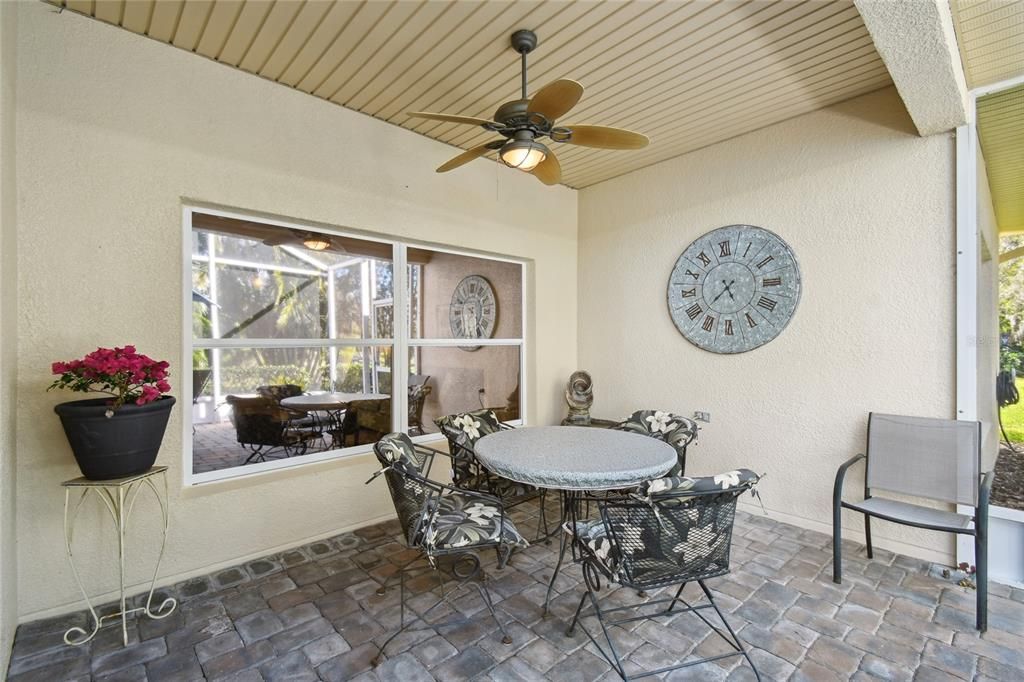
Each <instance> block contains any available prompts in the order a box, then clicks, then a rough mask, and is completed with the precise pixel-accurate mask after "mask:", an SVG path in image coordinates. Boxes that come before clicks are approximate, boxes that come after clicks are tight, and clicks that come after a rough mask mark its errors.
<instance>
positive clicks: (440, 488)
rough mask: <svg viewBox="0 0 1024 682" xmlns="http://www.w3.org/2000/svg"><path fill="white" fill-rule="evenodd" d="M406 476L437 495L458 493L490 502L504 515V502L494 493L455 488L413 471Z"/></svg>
mask: <svg viewBox="0 0 1024 682" xmlns="http://www.w3.org/2000/svg"><path fill="white" fill-rule="evenodd" d="M406 476H408V477H409V478H412V479H414V480H416V481H417V482H418V483H420V484H421V485H423V487H425V488H428V489H430V490H433V491H434V492H435V493H437V494H438V495H442V494H444V493H458V494H460V495H464V496H466V497H472V498H476V499H478V500H480V501H482V502H486V503H487V504H491V505H494V506H495V507H497V508H498V509H499V510H501V513H502V516H504V514H505V504H504V503H503V502H502V501H501V500H500V499H499V498H497V497H495V496H494V495H489V494H487V493H481V492H478V491H476V490H466V489H465V488H456V487H455V486H453V485H448V484H447V483H440V482H438V481H435V480H433V479H430V478H426V477H425V476H422V475H420V474H417V473H413V472H407V473H406Z"/></svg>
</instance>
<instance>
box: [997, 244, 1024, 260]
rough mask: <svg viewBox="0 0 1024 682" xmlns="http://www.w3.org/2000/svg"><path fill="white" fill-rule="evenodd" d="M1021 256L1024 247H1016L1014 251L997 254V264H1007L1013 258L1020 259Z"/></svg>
mask: <svg viewBox="0 0 1024 682" xmlns="http://www.w3.org/2000/svg"><path fill="white" fill-rule="evenodd" d="M1021 256H1024V246H1018V247H1017V248H1016V249H1013V250H1011V251H1004V252H1003V253H1001V254H999V262H1000V263H1007V262H1009V261H1011V260H1013V259H1015V258H1020V257H1021Z"/></svg>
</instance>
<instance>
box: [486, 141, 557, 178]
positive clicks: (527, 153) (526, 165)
mask: <svg viewBox="0 0 1024 682" xmlns="http://www.w3.org/2000/svg"><path fill="white" fill-rule="evenodd" d="M548 153H549V152H548V148H547V147H545V146H544V145H542V144H541V143H540V142H537V141H536V140H510V141H508V142H506V143H505V144H504V145H503V146H502V148H501V151H500V152H499V153H498V156H499V157H500V158H501V162H502V163H503V164H505V165H506V166H508V167H509V168H518V169H519V170H521V171H526V172H527V173H529V172H530V171H532V170H533V169H534V168H536V167H537V166H538V165H539V164H540V163H541V162H542V161H544V159H546V158H547V157H548Z"/></svg>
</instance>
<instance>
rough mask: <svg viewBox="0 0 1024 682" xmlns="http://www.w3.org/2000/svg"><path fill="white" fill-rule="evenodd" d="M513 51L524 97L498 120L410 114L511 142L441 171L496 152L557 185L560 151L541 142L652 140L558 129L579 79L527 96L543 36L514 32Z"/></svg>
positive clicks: (593, 129) (596, 129) (629, 143)
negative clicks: (530, 67)
mask: <svg viewBox="0 0 1024 682" xmlns="http://www.w3.org/2000/svg"><path fill="white" fill-rule="evenodd" d="M512 47H513V49H515V50H516V52H518V53H519V54H520V56H521V59H522V72H523V88H522V98H520V99H515V100H512V101H510V102H505V103H504V104H502V105H501V106H500V107H498V110H497V111H496V112H494V120H488V119H485V118H475V117H473V116H453V115H450V114H435V113H431V112H429V111H410V112H408V115H409V116H416V117H418V118H429V119H431V120H434V121H444V122H447V123H466V124H469V125H478V126H480V127H482V128H483V129H484V130H489V131H492V132H495V133H498V134H499V135H502V136H503V137H504V138H505V139H499V140H492V141H491V142H485V143H484V144H482V145H479V146H476V147H473V148H472V149H469V150H467V151H465V152H463V153H462V154H459V155H458V156H456V157H455V158H453V159H451V160H450V161H448V162H446V163H444V164H442V165H441V166H439V167H438V169H437V172H438V173H445V172H447V171H450V170H452V169H454V168H458V167H459V166H461V165H463V164H465V163H469V162H470V161H472V160H473V159H476V158H478V157H481V156H486V155H487V154H490V153H491V152H494V151H496V152H498V158H499V159H500V160H501V162H502V163H504V164H505V165H506V166H510V167H512V168H518V169H520V170H522V171H526V172H527V173H532V174H533V175H535V176H537V178H538V179H539V180H540V181H541V182H543V183H544V184H545V185H557V184H558V183H559V182H561V180H562V167H561V166H560V165H559V163H558V159H557V158H555V155H554V153H553V152H552V151H551V150H550V149H549V148H548V147H547V146H546V145H544V144H543V143H541V142H539V139H540V138H543V137H547V138H549V139H550V140H551V141H552V142H561V143H565V144H575V145H580V146H583V147H596V148H598V149H641V148H643V147H646V146H647V144H648V143H649V142H650V140H649V139H648V138H647V136H646V135H641V134H640V133H634V132H632V131H629V130H623V129H621V128H609V127H607V126H590V125H571V124H569V125H564V126H556V125H555V121H556V119H558V118H561V117H562V116H563V115H565V114H566V113H568V111H569V110H570V109H572V108H573V107H574V106H576V103H577V102H579V101H580V97H582V96H583V86H582V85H580V84H579V83H577V82H576V81H574V80H568V79H560V80H556V81H554V82H553V83H548V84H547V85H545V86H544V87H543V88H541V89H540V90H538V91H537V92H536V93H535V94H534V95H533V97H532V98H531V97H527V94H526V55H528V54H529V53H530V52H532V51H533V49H534V48H535V47H537V35H536V34H535V33H534V32H533V31H528V30H525V29H523V30H519V31H516V32H515V33H513V34H512Z"/></svg>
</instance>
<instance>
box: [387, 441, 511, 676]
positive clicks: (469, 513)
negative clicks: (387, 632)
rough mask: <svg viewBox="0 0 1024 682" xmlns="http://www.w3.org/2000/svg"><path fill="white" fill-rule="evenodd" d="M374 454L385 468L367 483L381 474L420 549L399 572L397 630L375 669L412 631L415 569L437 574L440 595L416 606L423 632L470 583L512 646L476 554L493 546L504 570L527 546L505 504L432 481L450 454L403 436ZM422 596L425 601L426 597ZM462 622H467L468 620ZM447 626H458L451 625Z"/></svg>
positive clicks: (407, 535)
mask: <svg viewBox="0 0 1024 682" xmlns="http://www.w3.org/2000/svg"><path fill="white" fill-rule="evenodd" d="M373 451H374V454H376V456H377V460H378V461H379V462H380V465H381V467H382V468H381V470H380V471H378V472H377V473H376V474H374V475H373V477H372V478H371V479H370V480H369V481H367V484H369V483H371V482H372V481H373V480H374V479H375V478H377V476H379V475H381V474H383V475H384V478H385V480H386V481H387V485H388V490H389V491H390V493H391V500H392V502H393V503H394V506H395V511H396V512H397V514H398V521H399V523H400V524H401V526H402V531H403V535H404V539H405V542H406V544H407V545H408V547H409V548H410V549H415V550H418V551H419V555H418V556H416V557H415V558H414V559H413V560H412V561H410V562H409V563H407V564H405V565H404V566H403V567H402V568H401V569H400V570H399V574H398V577H399V581H400V586H401V597H400V604H401V611H400V613H401V616H400V618H401V620H400V624H399V629H398V630H397V631H396V632H394V633H392V634H391V636H389V637H388V638H387V640H385V641H384V643H383V644H382V645H381V646H380V652H379V654H378V655H377V656H376V657H375V658H374V659H373V665H374V666H376V665H377V664H379V663H380V661H381V659H382V657H383V655H384V650H385V648H386V647H387V646H388V644H390V643H391V641H392V640H393V639H394V638H395V637H397V636H398V635H400V634H401V633H402V632H404V631H406V630H407V629H408V628H407V627H406V620H405V613H406V609H405V604H406V578H407V576H409V575H410V574H411V573H413V572H414V571H415V572H417V573H418V574H420V575H422V574H424V573H430V572H433V573H436V575H437V578H438V587H439V590H438V591H439V596H438V597H437V599H436V600H434V601H433V602H432V603H431V605H430V606H429V607H427V608H422V607H417V611H418V612H419V615H418V616H414V618H415V619H418V620H420V621H422V622H423V624H424V628H423V629H431V628H433V627H435V626H436V625H438V624H437V623H434V624H431V623H429V622H428V620H427V619H428V617H429V616H430V614H431V612H433V611H434V609H435V608H437V607H439V606H441V605H443V604H446V603H447V604H448V605H449V606H450V609H451V611H452V612H458V611H459V609H458V608H457V607H456V606H455V605H454V604H453V603H452V601H453V598H454V597H455V596H456V594H458V592H459V588H461V587H463V586H465V585H472V586H473V587H475V588H476V591H477V593H478V594H479V596H480V598H481V600H482V602H483V604H484V606H485V607H486V608H487V611H488V612H489V613H490V616H491V617H492V618H493V619H494V621H495V623H497V625H498V629H499V630H500V631H501V633H502V635H503V639H502V642H503V643H504V644H511V643H512V638H511V637H510V636H509V634H508V632H507V631H506V630H505V626H504V625H503V624H502V622H501V620H500V619H499V618H498V616H497V613H496V612H495V610H494V603H493V601H492V599H491V595H490V592H489V591H488V589H487V584H486V581H487V576H486V575H485V573H484V571H483V568H482V567H481V565H480V557H479V556H478V552H479V551H480V550H484V549H492V548H493V549H494V550H495V551H496V552H497V554H498V568H499V569H500V568H502V567H503V566H504V564H505V562H506V561H507V560H508V557H509V555H510V554H511V552H512V549H513V548H514V547H525V546H526V545H527V542H526V540H524V539H523V537H522V536H521V535H520V534H519V531H517V530H516V527H515V525H514V524H513V523H512V521H511V519H509V518H507V517H506V516H505V507H504V505H502V503H501V500H499V499H497V498H495V497H492V496H490V495H485V494H482V493H476V492H471V491H467V490H458V489H456V488H454V487H452V486H449V485H443V484H441V483H438V482H436V481H432V480H430V479H429V478H428V476H429V475H430V468H431V465H432V464H433V460H434V457H435V456H436V455H443V456H447V453H443V452H440V451H438V450H433V449H431V448H426V447H423V446H419V445H413V443H412V441H411V440H410V439H409V437H408V436H407V435H405V434H404V433H389V434H386V435H384V436H383V437H382V438H381V439H380V440H378V441H377V443H376V444H375V445H374V447H373ZM422 561H426V565H424V566H420V567H418V568H413V566H414V565H415V564H417V563H419V562H422ZM445 573H447V574H448V576H449V577H450V578H455V579H457V584H456V588H455V590H452V591H448V590H446V589H445V586H444V584H445ZM389 581H390V578H389V579H387V580H386V581H385V583H384V584H383V585H382V586H381V587H380V588H379V589H378V590H377V594H378V595H383V594H385V591H386V589H387V584H388V582H389ZM421 596H423V597H426V596H427V594H423V595H421ZM428 603H429V602H428ZM424 605H425V604H424ZM472 618H474V617H473V616H471V617H470V619H472ZM460 620H461V622H466V621H467V620H468V619H460ZM446 624H454V623H452V622H451V621H448V622H447V623H446ZM416 629H420V628H416Z"/></svg>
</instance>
